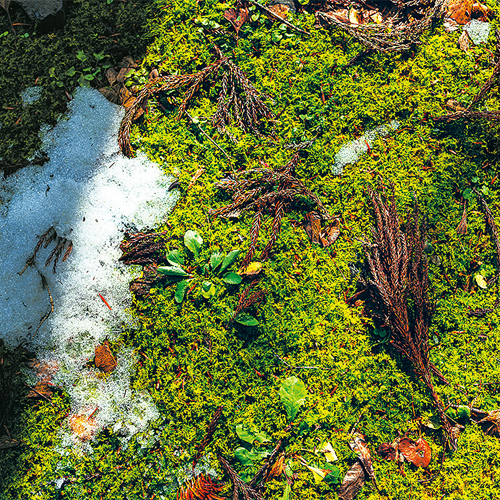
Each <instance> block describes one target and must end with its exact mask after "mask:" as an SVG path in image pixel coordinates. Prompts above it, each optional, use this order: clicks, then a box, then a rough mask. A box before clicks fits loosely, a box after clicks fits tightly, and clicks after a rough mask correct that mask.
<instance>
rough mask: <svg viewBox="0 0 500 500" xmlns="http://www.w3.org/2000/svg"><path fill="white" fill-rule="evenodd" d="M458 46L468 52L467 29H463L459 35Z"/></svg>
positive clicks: (468, 39)
mask: <svg viewBox="0 0 500 500" xmlns="http://www.w3.org/2000/svg"><path fill="white" fill-rule="evenodd" d="M458 46H459V47H460V48H461V49H462V50H463V51H464V52H469V48H470V38H469V34H468V33H467V31H465V30H464V31H463V32H462V34H461V35H460V38H459V39H458Z"/></svg>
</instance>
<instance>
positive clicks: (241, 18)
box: [224, 8, 249, 35]
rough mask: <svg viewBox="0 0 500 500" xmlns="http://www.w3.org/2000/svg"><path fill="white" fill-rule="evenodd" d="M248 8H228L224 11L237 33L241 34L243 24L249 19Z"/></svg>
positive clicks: (225, 16)
mask: <svg viewBox="0 0 500 500" xmlns="http://www.w3.org/2000/svg"><path fill="white" fill-rule="evenodd" d="M248 17H249V14H248V9H247V8H244V9H227V10H226V11H225V12H224V18H225V19H227V20H228V21H229V22H230V23H231V24H232V25H233V28H234V30H235V31H236V35H238V34H239V32H240V29H241V27H242V26H243V24H244V23H245V22H246V21H248Z"/></svg>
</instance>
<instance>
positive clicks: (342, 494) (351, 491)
mask: <svg viewBox="0 0 500 500" xmlns="http://www.w3.org/2000/svg"><path fill="white" fill-rule="evenodd" d="M364 484H365V471H364V469H363V466H362V465H361V463H360V462H356V463H355V464H354V465H353V466H352V467H351V468H350V469H349V470H348V471H347V473H346V475H345V477H344V480H343V481H342V484H341V486H340V488H339V492H338V498H339V500H352V499H353V498H354V497H355V496H356V495H357V494H358V493H359V492H360V490H361V488H362V487H363V486H364Z"/></svg>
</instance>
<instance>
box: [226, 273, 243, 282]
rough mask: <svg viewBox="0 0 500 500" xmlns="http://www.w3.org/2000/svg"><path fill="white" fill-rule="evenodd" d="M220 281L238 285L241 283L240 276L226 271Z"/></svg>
mask: <svg viewBox="0 0 500 500" xmlns="http://www.w3.org/2000/svg"><path fill="white" fill-rule="evenodd" d="M222 281H224V282H225V283H229V284H230V285H239V284H240V283H241V276H240V275H239V274H236V273H227V274H226V275H225V276H224V277H223V278H222Z"/></svg>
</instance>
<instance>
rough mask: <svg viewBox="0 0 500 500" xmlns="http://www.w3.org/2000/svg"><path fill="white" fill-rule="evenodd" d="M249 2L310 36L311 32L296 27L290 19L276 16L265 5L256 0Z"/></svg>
mask: <svg viewBox="0 0 500 500" xmlns="http://www.w3.org/2000/svg"><path fill="white" fill-rule="evenodd" d="M248 1H249V2H250V3H253V4H254V5H255V6H256V7H258V8H259V9H262V10H263V11H264V12H267V13H268V14H269V15H270V16H272V17H275V18H276V19H277V20H278V21H280V22H282V23H283V24H286V25H287V26H288V27H289V28H291V29H293V30H295V31H298V32H299V33H302V34H303V35H307V36H310V35H311V33H309V31H305V30H303V29H301V28H298V27H297V26H295V25H294V24H292V23H291V22H290V21H287V20H286V19H283V18H282V17H281V16H278V14H276V13H274V12H273V11H272V10H271V9H268V8H267V7H266V6H265V5H262V4H261V3H259V2H256V1H255V0H248Z"/></svg>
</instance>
